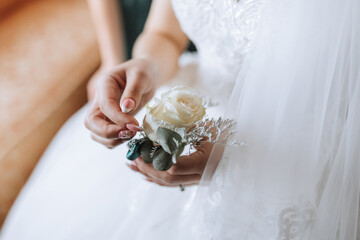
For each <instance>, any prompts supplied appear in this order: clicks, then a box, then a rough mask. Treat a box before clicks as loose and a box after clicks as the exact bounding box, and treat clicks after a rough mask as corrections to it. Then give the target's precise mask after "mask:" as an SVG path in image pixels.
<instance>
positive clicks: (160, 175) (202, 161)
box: [128, 142, 213, 187]
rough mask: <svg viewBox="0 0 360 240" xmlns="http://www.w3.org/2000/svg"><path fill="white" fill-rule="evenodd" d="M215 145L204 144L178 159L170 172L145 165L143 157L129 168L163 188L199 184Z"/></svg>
mask: <svg viewBox="0 0 360 240" xmlns="http://www.w3.org/2000/svg"><path fill="white" fill-rule="evenodd" d="M212 147H213V144H211V143H207V142H205V143H203V144H202V146H201V147H199V148H197V149H196V150H197V151H196V152H194V153H192V154H190V155H184V156H181V157H179V158H178V159H177V162H176V164H174V165H173V166H172V167H171V168H170V169H169V170H168V171H158V170H156V169H154V167H153V165H152V164H151V163H150V164H148V163H145V162H144V161H143V160H142V159H141V157H139V158H137V159H136V160H135V161H134V162H133V163H132V164H128V166H129V167H130V168H131V169H132V170H133V171H136V172H139V173H141V174H143V175H144V176H145V177H146V180H147V181H149V182H154V183H156V184H158V185H161V186H168V187H178V186H179V185H180V184H181V185H182V186H189V185H194V184H198V183H199V182H200V179H201V176H202V174H203V172H204V169H205V166H206V163H207V161H208V159H209V156H210V153H211V150H212Z"/></svg>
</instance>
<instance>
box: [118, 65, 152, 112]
mask: <svg viewBox="0 0 360 240" xmlns="http://www.w3.org/2000/svg"><path fill="white" fill-rule="evenodd" d="M147 82H149V79H148V76H147V75H146V74H145V73H144V72H142V71H135V70H133V71H129V72H127V76H126V86H125V89H124V92H123V94H122V96H121V101H120V106H121V110H122V112H124V113H129V112H132V111H134V110H136V109H137V108H138V106H139V104H140V101H141V97H142V95H144V94H145V93H146V92H147V91H149V89H148V84H147Z"/></svg>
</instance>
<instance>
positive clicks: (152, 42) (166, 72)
mask: <svg viewBox="0 0 360 240" xmlns="http://www.w3.org/2000/svg"><path fill="white" fill-rule="evenodd" d="M182 52H183V46H181V45H179V44H176V42H175V41H174V40H172V39H171V37H169V36H167V35H166V34H162V33H159V32H144V33H142V34H141V35H140V36H139V38H138V40H137V41H136V44H135V47H134V51H133V58H143V59H147V60H148V61H150V62H151V64H152V66H153V67H154V71H155V79H154V80H155V81H156V85H157V86H159V85H162V84H164V83H166V82H167V81H169V80H170V79H171V78H172V77H173V76H174V74H175V73H176V72H177V69H178V59H179V57H180V55H181V54H182Z"/></svg>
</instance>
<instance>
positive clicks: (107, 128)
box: [84, 112, 121, 139]
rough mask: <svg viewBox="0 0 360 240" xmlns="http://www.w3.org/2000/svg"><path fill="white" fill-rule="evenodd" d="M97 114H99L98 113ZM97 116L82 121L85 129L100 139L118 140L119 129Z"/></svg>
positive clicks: (89, 116)
mask: <svg viewBox="0 0 360 240" xmlns="http://www.w3.org/2000/svg"><path fill="white" fill-rule="evenodd" d="M98 114H100V112H98ZM98 114H91V115H88V116H86V118H85V121H84V124H85V126H86V128H87V129H89V130H90V131H91V132H93V133H94V134H96V135H97V136H99V137H102V138H106V139H116V138H119V137H118V136H119V132H120V131H121V128H120V127H119V126H118V125H116V124H113V123H110V122H109V121H107V119H106V118H105V117H104V116H100V115H98Z"/></svg>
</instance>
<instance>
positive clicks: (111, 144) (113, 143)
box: [91, 134, 126, 149]
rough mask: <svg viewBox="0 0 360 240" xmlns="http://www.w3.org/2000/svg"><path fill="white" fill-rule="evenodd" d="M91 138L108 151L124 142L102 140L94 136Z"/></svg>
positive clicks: (121, 140)
mask: <svg viewBox="0 0 360 240" xmlns="http://www.w3.org/2000/svg"><path fill="white" fill-rule="evenodd" d="M91 138H92V139H93V140H94V141H96V142H98V143H101V144H102V145H104V146H105V147H107V148H109V149H112V148H114V147H116V146H118V145H120V144H122V143H123V142H124V141H126V140H124V139H104V138H101V137H98V136H96V135H94V134H91Z"/></svg>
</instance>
